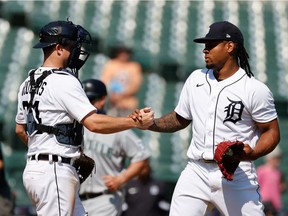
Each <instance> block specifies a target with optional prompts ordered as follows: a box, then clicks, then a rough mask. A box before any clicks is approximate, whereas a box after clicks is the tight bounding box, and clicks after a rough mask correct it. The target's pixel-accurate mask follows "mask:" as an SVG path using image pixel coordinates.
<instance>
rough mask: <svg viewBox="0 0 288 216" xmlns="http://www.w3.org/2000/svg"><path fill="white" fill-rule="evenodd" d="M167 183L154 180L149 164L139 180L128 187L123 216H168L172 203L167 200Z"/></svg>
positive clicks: (133, 181)
mask: <svg viewBox="0 0 288 216" xmlns="http://www.w3.org/2000/svg"><path fill="white" fill-rule="evenodd" d="M165 192H166V185H165V182H163V181H160V180H157V179H154V178H153V177H152V170H151V166H150V165H149V163H147V164H146V166H145V167H144V168H143V170H142V171H141V173H140V175H139V176H138V178H137V179H133V180H131V181H130V182H128V183H127V185H126V197H125V204H124V205H123V213H122V216H135V215H137V216H147V215H149V216H166V215H167V216H168V215H169V209H170V202H169V201H168V199H167V198H166V193H165Z"/></svg>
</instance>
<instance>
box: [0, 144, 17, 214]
mask: <svg viewBox="0 0 288 216" xmlns="http://www.w3.org/2000/svg"><path fill="white" fill-rule="evenodd" d="M13 210H14V197H13V193H12V191H11V188H10V185H9V184H8V182H7V180H6V175H5V166H4V158H3V154H2V144H1V145H0V216H12V215H13V213H14V211H13Z"/></svg>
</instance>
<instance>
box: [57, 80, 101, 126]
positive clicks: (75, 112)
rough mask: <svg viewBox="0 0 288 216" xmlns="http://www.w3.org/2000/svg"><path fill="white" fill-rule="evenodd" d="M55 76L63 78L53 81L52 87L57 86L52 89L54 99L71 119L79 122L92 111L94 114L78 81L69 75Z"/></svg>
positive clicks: (93, 109) (92, 107)
mask: <svg viewBox="0 0 288 216" xmlns="http://www.w3.org/2000/svg"><path fill="white" fill-rule="evenodd" d="M56 76H62V77H63V78H61V79H55V83H54V85H57V87H55V88H54V90H55V92H54V95H55V99H56V100H57V102H58V103H59V104H60V105H61V106H62V107H63V108H64V109H65V110H66V111H67V113H69V114H70V115H71V116H72V118H74V119H76V120H77V121H78V122H81V121H82V119H83V118H84V117H85V116H86V115H88V114H89V113H91V112H93V111H94V112H96V108H95V107H94V106H93V105H92V104H91V103H90V101H89V99H88V98H87V96H86V94H85V92H84V90H83V88H82V86H81V83H80V82H79V80H77V79H76V78H75V77H73V76H70V75H56ZM63 83H65V85H64V84H63ZM56 90H57V92H56ZM58 91H59V92H58Z"/></svg>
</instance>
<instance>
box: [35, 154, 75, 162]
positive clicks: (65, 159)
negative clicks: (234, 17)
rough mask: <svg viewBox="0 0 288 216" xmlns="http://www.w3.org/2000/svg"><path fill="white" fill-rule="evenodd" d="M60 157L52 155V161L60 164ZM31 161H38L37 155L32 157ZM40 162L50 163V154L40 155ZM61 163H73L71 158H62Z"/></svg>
mask: <svg viewBox="0 0 288 216" xmlns="http://www.w3.org/2000/svg"><path fill="white" fill-rule="evenodd" d="M58 157H59V156H58V155H52V161H53V162H58ZM30 159H31V160H36V155H32V156H31V158H30ZM37 159H38V160H45V161H49V155H48V154H39V155H38V157H37ZM61 162H62V163H67V164H70V162H71V158H65V157H61Z"/></svg>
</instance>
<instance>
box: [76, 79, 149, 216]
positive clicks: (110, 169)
mask: <svg viewBox="0 0 288 216" xmlns="http://www.w3.org/2000/svg"><path fill="white" fill-rule="evenodd" d="M82 83H83V87H84V91H85V93H86V95H87V97H88V98H89V100H90V102H91V103H92V104H93V105H94V106H95V107H96V108H97V112H98V113H99V112H100V113H103V114H106V112H105V110H104V107H105V104H106V100H107V89H106V86H105V84H104V83H103V82H102V81H100V80H96V79H88V80H84V81H83V82H82ZM84 143H85V145H84V152H85V154H86V155H88V156H89V157H92V158H93V159H94V160H95V163H96V173H92V175H90V177H88V178H87V179H86V181H85V182H84V183H82V184H81V186H80V192H79V194H80V199H81V200H82V203H83V205H84V208H85V210H86V211H87V212H88V214H89V215H98V216H120V215H121V212H122V205H123V203H124V186H125V184H126V183H127V182H128V181H129V180H131V179H132V178H134V177H136V176H138V175H139V174H140V172H141V170H142V169H143V168H144V167H145V166H146V164H147V163H148V160H147V159H148V158H149V156H150V154H149V151H148V148H146V147H145V145H144V143H143V142H142V140H141V139H140V138H139V137H138V136H137V135H136V134H135V133H134V132H133V131H132V130H126V131H121V132H118V133H113V134H99V133H92V132H90V131H88V130H85V131H84ZM126 166H127V167H126Z"/></svg>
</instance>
